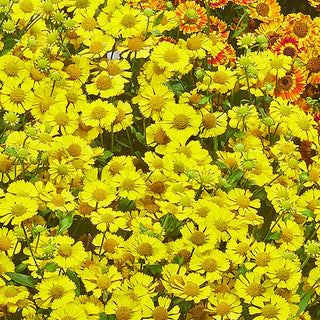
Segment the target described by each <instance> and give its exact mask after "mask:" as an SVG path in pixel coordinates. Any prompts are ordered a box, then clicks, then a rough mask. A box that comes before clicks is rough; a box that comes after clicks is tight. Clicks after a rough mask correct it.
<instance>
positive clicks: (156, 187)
mask: <svg viewBox="0 0 320 320" xmlns="http://www.w3.org/2000/svg"><path fill="white" fill-rule="evenodd" d="M150 190H151V191H152V192H154V193H158V194H161V193H164V192H165V191H166V186H165V184H164V182H162V181H155V182H153V183H152V184H151V186H150Z"/></svg>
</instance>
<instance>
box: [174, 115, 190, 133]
mask: <svg viewBox="0 0 320 320" xmlns="http://www.w3.org/2000/svg"><path fill="white" fill-rule="evenodd" d="M173 126H174V127H175V128H176V129H178V130H183V129H185V128H187V127H188V126H189V119H188V117H187V116H186V115H185V114H182V113H180V114H177V115H176V116H175V117H174V119H173Z"/></svg>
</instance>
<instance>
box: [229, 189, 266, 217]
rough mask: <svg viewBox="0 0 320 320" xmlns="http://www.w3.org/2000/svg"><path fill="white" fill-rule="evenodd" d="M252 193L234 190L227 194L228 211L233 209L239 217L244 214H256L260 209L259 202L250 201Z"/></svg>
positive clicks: (256, 200) (255, 200)
mask: <svg viewBox="0 0 320 320" xmlns="http://www.w3.org/2000/svg"><path fill="white" fill-rule="evenodd" d="M251 196H252V193H251V192H250V191H249V190H244V189H239V188H235V189H232V190H231V191H230V192H229V193H228V204H229V209H234V210H237V211H238V212H239V214H240V215H244V214H245V213H246V212H254V213H256V212H257V209H258V208H260V200H259V199H254V200H251V199H250V197H251Z"/></svg>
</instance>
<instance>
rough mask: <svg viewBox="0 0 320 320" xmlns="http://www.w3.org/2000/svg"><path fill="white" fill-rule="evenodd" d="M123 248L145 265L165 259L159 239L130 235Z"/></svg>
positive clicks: (162, 245)
mask: <svg viewBox="0 0 320 320" xmlns="http://www.w3.org/2000/svg"><path fill="white" fill-rule="evenodd" d="M125 246H126V248H127V249H128V251H129V252H131V253H132V254H133V255H134V256H136V257H138V258H140V259H142V260H144V261H145V262H146V263H151V264H153V263H155V262H160V261H161V260H162V259H164V257H165V252H166V249H165V246H164V244H163V243H162V242H161V241H160V240H159V239H157V238H154V237H149V236H148V235H146V234H135V235H132V236H131V237H130V238H129V239H128V241H126V243H125Z"/></svg>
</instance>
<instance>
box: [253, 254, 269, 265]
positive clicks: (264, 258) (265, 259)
mask: <svg viewBox="0 0 320 320" xmlns="http://www.w3.org/2000/svg"><path fill="white" fill-rule="evenodd" d="M270 261H271V257H270V255H269V253H267V252H259V253H258V254H257V256H256V265H257V266H259V267H265V266H267V265H268V263H269V262H270Z"/></svg>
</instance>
